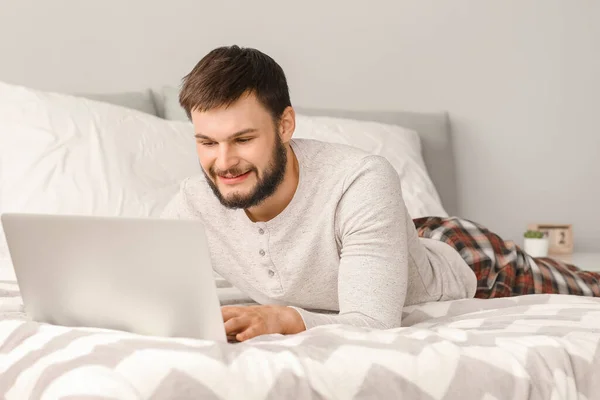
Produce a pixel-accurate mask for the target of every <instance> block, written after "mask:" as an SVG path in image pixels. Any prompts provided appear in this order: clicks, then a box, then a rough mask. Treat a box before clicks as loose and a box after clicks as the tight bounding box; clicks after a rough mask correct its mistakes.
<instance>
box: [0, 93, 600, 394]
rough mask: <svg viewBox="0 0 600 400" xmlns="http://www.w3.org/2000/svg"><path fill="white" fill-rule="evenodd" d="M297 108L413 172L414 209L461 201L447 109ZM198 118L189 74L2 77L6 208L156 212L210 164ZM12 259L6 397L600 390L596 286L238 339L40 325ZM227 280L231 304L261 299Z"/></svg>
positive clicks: (1, 322)
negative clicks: (198, 137)
mask: <svg viewBox="0 0 600 400" xmlns="http://www.w3.org/2000/svg"><path fill="white" fill-rule="evenodd" d="M297 112H298V114H299V115H300V117H299V120H300V122H301V124H300V125H301V127H300V129H299V135H300V136H306V137H311V135H314V132H319V133H320V134H324V133H326V134H327V137H328V138H329V139H330V140H339V141H341V142H349V143H351V144H356V145H357V146H363V147H364V148H365V149H368V150H369V151H372V152H375V153H379V154H383V155H385V156H388V157H389V158H390V159H391V161H392V162H393V163H394V166H395V167H396V168H397V170H398V172H399V173H400V174H401V175H402V176H403V180H404V181H406V182H407V185H408V187H407V188H406V191H407V192H408V196H407V199H408V200H407V202H408V203H409V204H408V205H409V210H410V211H411V214H413V217H417V216H420V215H424V214H431V213H435V214H439V215H453V214H456V213H458V207H457V206H458V201H457V199H456V179H455V174H454V167H455V160H454V158H453V151H452V140H451V135H450V129H449V120H448V117H447V115H446V114H445V113H443V112H442V113H412V112H403V111H402V112H400V111H399V112H392V111H387V112H366V111H347V110H333V109H330V110H315V109H310V108H303V107H299V108H298V109H297ZM315 127H317V128H318V129H316V128H315ZM189 128H190V127H189V122H188V121H186V120H185V116H184V115H183V114H182V111H181V110H180V109H178V107H177V104H176V89H175V88H165V90H163V91H160V92H158V93H157V92H155V91H150V90H148V91H143V92H139V93H114V94H102V95H98V94H76V95H64V94H55V93H46V92H41V91H36V90H34V89H30V88H24V87H18V86H15V85H8V84H2V83H0V177H1V178H2V179H0V212H7V211H32V212H34V211H40V212H53V213H88V214H89V213H93V214H98V215H102V214H110V215H146V216H157V215H159V214H160V210H161V208H162V207H164V205H165V203H166V202H167V201H168V200H169V199H170V197H171V196H172V195H173V194H174V192H175V191H176V190H177V186H178V180H179V179H181V177H183V176H185V175H186V174H189V173H190V171H192V170H193V169H194V168H197V163H196V160H195V159H194V154H193V151H192V152H191V153H190V150H189V147H188V145H192V146H193V144H192V143H191V142H190V143H188V142H187V140H188V138H187V136H186V135H188V134H189V132H190V130H189ZM313 128H314V129H313ZM365 132H369V135H367V136H369V137H370V139H369V140H363V139H364V136H365ZM66 150H68V151H66ZM109 157H110V158H109ZM162 159H164V160H177V165H175V161H173V165H172V167H173V168H166V167H165V166H166V165H169V166H171V164H161V163H160V162H158V163H157V162H156V160H162ZM52 166H54V167H53V168H51V167H52ZM49 170H52V174H49V173H48V172H47V171H49ZM117 172H118V173H117ZM90 176H92V177H94V179H93V180H92V182H90V179H87V178H89V177H90ZM98 188H102V190H99V189H98ZM403 189H404V187H403ZM65 194H69V196H66V195H65ZM74 199H75V200H74ZM0 239H1V238H0ZM0 245H1V243H0ZM0 272H1V275H0V393H1V395H2V398H6V399H25V398H27V399H57V398H61V399H63V398H73V399H75V398H110V399H187V398H194V399H199V398H209V399H212V398H214V399H239V398H244V399H275V398H277V399H279V398H294V399H304V398H311V399H312V398H318V399H349V398H369V399H370V398H386V399H387V398H410V399H463V398H467V399H486V400H492V399H498V400H499V399H567V398H586V399H593V398H596V396H597V393H600V381H599V380H598V379H596V378H595V376H596V370H597V369H598V367H599V366H600V346H599V345H600V301H599V300H597V299H595V298H589V297H579V296H565V295H531V296H522V297H513V298H503V299H493V300H479V299H466V300H458V301H447V302H436V303H427V304H421V305H416V306H409V307H405V309H404V318H403V327H402V328H397V329H391V330H385V331H383V330H370V329H360V328H354V327H349V326H340V325H332V326H321V327H317V328H313V329H311V330H309V331H306V332H303V333H301V334H298V335H293V336H281V335H267V336H261V337H258V338H255V339H252V340H250V341H248V342H244V343H237V344H232V343H214V342H210V341H202V340H191V339H184V338H162V337H149V336H141V335H136V334H133V333H129V332H121V331H114V330H106V329H100V328H92V327H90V328H69V327H62V326H54V325H49V324H39V323H37V322H35V321H31V320H29V319H28V317H27V315H26V313H25V312H24V307H23V304H22V301H21V298H20V295H19V288H18V284H17V282H16V281H15V279H14V273H13V270H12V266H11V263H10V258H9V257H8V256H7V253H6V249H4V254H3V255H2V248H1V247H0ZM215 279H216V280H217V286H218V292H219V298H220V301H221V303H222V304H248V303H251V302H252V299H250V298H248V297H247V296H245V295H244V293H241V292H240V291H238V290H237V289H236V288H234V287H232V286H231V285H229V284H228V283H227V282H225V281H223V280H222V279H220V277H218V276H215Z"/></svg>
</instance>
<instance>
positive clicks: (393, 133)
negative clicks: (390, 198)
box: [294, 114, 448, 218]
mask: <svg viewBox="0 0 600 400" xmlns="http://www.w3.org/2000/svg"><path fill="white" fill-rule="evenodd" d="M294 137H296V138H308V139H316V140H321V141H325V142H333V143H343V144H347V145H351V146H354V147H357V148H359V149H362V150H365V151H367V152H368V153H371V154H377V155H380V156H383V157H385V158H386V159H387V160H388V161H389V162H390V163H391V164H392V166H393V167H394V169H395V170H396V171H397V172H398V174H399V175H400V179H401V185H402V192H403V193H402V195H403V197H404V202H405V203H406V207H407V209H408V212H409V214H410V216H411V217H412V218H419V217H424V216H440V217H446V216H448V213H447V212H446V210H444V207H443V206H442V202H441V200H440V197H439V194H438V192H437V190H436V188H435V185H434V184H433V182H432V180H431V177H430V176H429V174H428V173H427V168H426V167H425V161H424V159H423V156H422V153H421V141H420V138H419V134H418V133H417V132H415V131H413V130H410V129H406V128H403V127H400V126H396V125H389V124H383V123H378V122H369V121H358V120H352V119H344V118H332V117H316V116H306V115H301V114H296V131H295V133H294Z"/></svg>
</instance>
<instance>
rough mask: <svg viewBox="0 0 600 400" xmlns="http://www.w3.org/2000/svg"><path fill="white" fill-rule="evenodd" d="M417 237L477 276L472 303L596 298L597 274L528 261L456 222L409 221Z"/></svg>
mask: <svg viewBox="0 0 600 400" xmlns="http://www.w3.org/2000/svg"><path fill="white" fill-rule="evenodd" d="M413 222H414V224H415V227H416V229H417V232H418V234H419V236H420V237H424V238H430V239H436V240H441V241H443V242H445V243H447V244H449V245H450V246H452V247H453V248H454V249H456V250H457V251H458V252H459V253H460V255H461V256H462V258H463V259H464V260H465V261H466V263H467V264H468V265H469V266H470V267H471V268H472V269H473V271H474V272H475V275H476V276H477V292H476V294H475V297H476V298H484V299H488V298H494V297H509V296H521V295H527V294H540V293H554V294H570V295H579V296H594V297H597V296H600V273H595V272H589V271H583V270H581V269H579V268H577V267H576V266H574V265H571V264H566V263H563V262H560V261H557V260H554V259H551V258H548V257H531V256H530V255H528V254H527V253H525V252H524V251H523V250H522V249H521V248H520V247H519V246H517V245H516V244H515V243H514V242H512V241H507V240H503V239H502V238H500V237H499V236H498V235H496V234H495V233H493V232H491V231H490V230H488V229H486V228H485V227H483V226H481V225H480V224H477V223H474V222H472V221H469V220H466V219H462V218H457V217H447V218H442V217H423V218H417V219H413Z"/></svg>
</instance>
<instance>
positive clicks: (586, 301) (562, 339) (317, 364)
mask: <svg viewBox="0 0 600 400" xmlns="http://www.w3.org/2000/svg"><path fill="white" fill-rule="evenodd" d="M0 313H1V315H0V395H1V397H2V398H5V399H23V398H28V399H45V398H63V397H67V396H76V397H77V398H79V397H84V396H99V397H98V398H118V399H148V398H152V399H171V398H210V399H213V398H214V399H230V398H231V399H237V398H244V399H271V398H295V399H303V398H321V399H323V398H325V399H332V398H336V399H341V398H343V399H346V398H400V397H403V396H406V397H407V398H411V399H462V398H469V399H506V398H512V399H525V398H527V399H550V398H580V399H582V398H587V399H591V398H594V394H595V393H599V392H600V380H598V379H596V378H595V375H596V372H597V370H598V368H599V367H600V351H599V349H600V347H599V345H600V299H596V298H589V297H577V296H566V295H530V296H522V297H513V298H504V299H491V300H480V299H468V300H458V301H448V302H440V303H428V304H423V305H418V306H411V307H407V308H405V310H404V324H405V326H404V327H402V328H398V329H391V330H385V331H383V330H373V329H360V328H354V327H349V326H341V325H331V326H322V327H317V328H314V329H311V330H309V331H307V332H303V333H301V334H298V335H293V336H282V335H266V336H261V337H258V338H255V339H252V340H250V341H247V342H244V343H236V344H232V343H214V342H210V341H202V340H191V339H181V338H160V337H149V336H141V335H135V334H131V333H126V332H120V331H113V330H103V329H94V328H68V327H60V326H53V325H48V324H39V323H37V322H34V321H30V320H29V319H28V318H27V316H26V315H25V314H24V313H23V306H22V302H21V298H20V296H19V290H18V285H17V284H16V282H10V281H3V282H2V283H0Z"/></svg>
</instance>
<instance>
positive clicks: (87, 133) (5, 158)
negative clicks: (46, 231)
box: [0, 82, 200, 258]
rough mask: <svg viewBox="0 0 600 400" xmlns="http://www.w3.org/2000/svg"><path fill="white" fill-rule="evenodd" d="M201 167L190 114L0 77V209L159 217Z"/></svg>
mask: <svg viewBox="0 0 600 400" xmlns="http://www.w3.org/2000/svg"><path fill="white" fill-rule="evenodd" d="M199 168H200V166H199V164H198V159H197V155H196V150H195V140H194V130H193V126H192V125H191V124H190V123H189V122H182V121H167V120H164V119H161V118H159V117H156V116H152V115H149V114H146V113H142V112H139V111H134V110H131V109H127V108H123V107H119V106H115V105H111V104H107V103H102V102H96V101H93V100H89V99H84V98H79V97H74V96H69V95H64V94H57V93H48V92H42V91H37V90H32V89H28V88H25V87H21V86H15V85H10V84H6V83H1V82H0V210H2V212H39V213H52V214H87V215H109V216H134V217H135V216H140V217H146V216H150V217H158V216H159V215H160V213H161V212H162V210H163V208H164V207H165V206H166V204H167V203H168V201H169V200H170V199H171V198H172V197H173V196H174V195H175V194H176V193H177V190H178V188H179V184H180V182H181V181H182V180H183V179H184V178H186V177H188V176H190V175H194V174H197V173H198V171H199ZM2 233H3V231H2V229H0V234H2ZM3 257H4V258H7V257H8V256H7V250H6V243H5V240H3V238H2V237H0V258H3Z"/></svg>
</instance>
